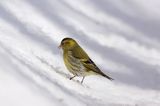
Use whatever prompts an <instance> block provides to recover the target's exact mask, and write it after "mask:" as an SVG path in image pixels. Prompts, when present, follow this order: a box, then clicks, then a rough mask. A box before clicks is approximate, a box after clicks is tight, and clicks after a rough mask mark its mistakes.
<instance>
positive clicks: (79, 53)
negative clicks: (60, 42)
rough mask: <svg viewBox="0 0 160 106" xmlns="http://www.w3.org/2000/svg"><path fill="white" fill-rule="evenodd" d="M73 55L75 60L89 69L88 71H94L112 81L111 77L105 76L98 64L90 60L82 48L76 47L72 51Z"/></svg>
mask: <svg viewBox="0 0 160 106" xmlns="http://www.w3.org/2000/svg"><path fill="white" fill-rule="evenodd" d="M72 55H73V57H74V58H76V59H78V60H80V61H81V63H82V64H83V65H84V66H85V67H86V68H87V70H88V71H90V70H92V71H93V72H95V73H97V74H101V75H102V76H104V77H107V78H108V79H112V78H110V77H109V76H107V75H105V74H104V73H103V72H102V71H101V70H100V69H99V68H98V67H97V66H96V64H95V63H94V62H93V61H92V60H91V59H90V58H89V56H88V55H87V53H86V52H85V51H84V50H83V49H82V48H81V47H80V46H78V47H76V48H75V50H74V51H72Z"/></svg>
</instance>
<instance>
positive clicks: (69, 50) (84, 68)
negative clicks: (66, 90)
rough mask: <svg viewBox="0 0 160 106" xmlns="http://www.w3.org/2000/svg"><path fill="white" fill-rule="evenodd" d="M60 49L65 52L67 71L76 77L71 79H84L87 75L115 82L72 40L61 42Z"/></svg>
mask: <svg viewBox="0 0 160 106" xmlns="http://www.w3.org/2000/svg"><path fill="white" fill-rule="evenodd" d="M59 48H62V50H63V59H64V63H65V66H66V67H67V69H68V70H69V71H70V72H71V73H72V74H73V75H74V76H73V77H71V78H70V80H71V79H73V78H74V77H76V76H81V77H83V79H82V81H81V83H83V80H84V78H85V76H87V75H95V74H99V75H102V76H104V77H106V78H108V79H109V80H113V79H112V78H111V77H109V76H107V75H105V74H104V73H103V72H102V71H101V70H100V69H99V68H98V67H97V66H96V64H95V63H94V62H93V61H92V60H91V59H90V58H89V56H88V55H87V53H86V52H85V51H84V50H83V49H82V48H81V47H80V46H79V44H78V43H77V42H76V41H75V40H74V39H72V38H64V39H63V40H62V41H61V44H60V46H59Z"/></svg>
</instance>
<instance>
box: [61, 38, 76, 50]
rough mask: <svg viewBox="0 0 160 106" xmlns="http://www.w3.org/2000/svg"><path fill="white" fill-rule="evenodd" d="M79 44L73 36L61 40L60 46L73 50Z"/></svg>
mask: <svg viewBox="0 0 160 106" xmlns="http://www.w3.org/2000/svg"><path fill="white" fill-rule="evenodd" d="M77 45H78V44H77V42H76V41H75V40H74V39H72V38H64V39H63V40H62V41H61V44H60V45H59V48H62V49H63V50H72V49H73V48H74V47H76V46H77Z"/></svg>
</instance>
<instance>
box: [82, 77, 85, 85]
mask: <svg viewBox="0 0 160 106" xmlns="http://www.w3.org/2000/svg"><path fill="white" fill-rule="evenodd" d="M84 78H85V77H84V76H83V78H82V81H81V84H82V83H83V80H84Z"/></svg>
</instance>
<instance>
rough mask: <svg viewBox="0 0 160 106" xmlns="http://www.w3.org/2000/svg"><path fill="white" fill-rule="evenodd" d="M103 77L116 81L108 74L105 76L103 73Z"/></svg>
mask: <svg viewBox="0 0 160 106" xmlns="http://www.w3.org/2000/svg"><path fill="white" fill-rule="evenodd" d="M101 75H102V76H103V77H106V78H108V79H109V80H111V81H112V80H114V79H113V78H111V77H109V76H107V75H106V74H104V73H101Z"/></svg>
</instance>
